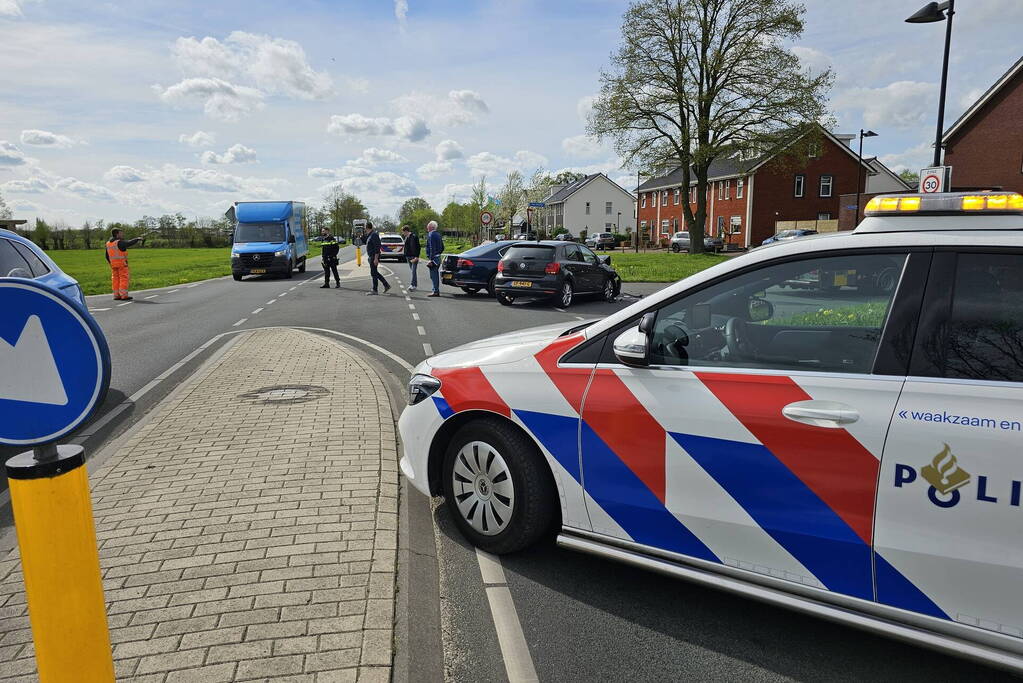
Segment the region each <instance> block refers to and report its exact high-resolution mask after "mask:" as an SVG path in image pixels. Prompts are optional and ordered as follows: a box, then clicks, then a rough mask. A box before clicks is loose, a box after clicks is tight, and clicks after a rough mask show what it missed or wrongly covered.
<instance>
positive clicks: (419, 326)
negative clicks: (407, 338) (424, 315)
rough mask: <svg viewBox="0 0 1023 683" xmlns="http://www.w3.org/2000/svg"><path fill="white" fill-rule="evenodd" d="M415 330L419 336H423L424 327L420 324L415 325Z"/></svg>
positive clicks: (424, 333) (424, 332)
mask: <svg viewBox="0 0 1023 683" xmlns="http://www.w3.org/2000/svg"><path fill="white" fill-rule="evenodd" d="M416 332H418V333H419V336H420V337H425V336H426V328H425V327H423V326H422V325H416Z"/></svg>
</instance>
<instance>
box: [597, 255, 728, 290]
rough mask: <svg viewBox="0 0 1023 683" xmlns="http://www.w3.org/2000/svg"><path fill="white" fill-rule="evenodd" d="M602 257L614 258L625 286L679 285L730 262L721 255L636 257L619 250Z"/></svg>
mask: <svg viewBox="0 0 1023 683" xmlns="http://www.w3.org/2000/svg"><path fill="white" fill-rule="evenodd" d="M600 253H601V254H604V253H607V254H609V255H610V256H611V265H612V266H614V268H615V270H617V271H618V274H619V275H621V277H622V281H623V282H677V281H678V280H681V279H682V278H686V277H689V276H690V275H693V274H694V273H699V272H700V271H701V270H705V269H707V268H710V267H711V266H716V265H717V264H719V263H721V262H722V261H726V260H728V257H727V256H721V255H718V254H673V253H671V252H666V253H646V254H635V253H629V252H625V251H619V250H615V251H608V252H600Z"/></svg>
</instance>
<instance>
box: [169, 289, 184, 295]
mask: <svg viewBox="0 0 1023 683" xmlns="http://www.w3.org/2000/svg"><path fill="white" fill-rule="evenodd" d="M180 291H181V290H180V289H172V290H171V291H169V292H167V293H168V294H173V293H174V292H180Z"/></svg>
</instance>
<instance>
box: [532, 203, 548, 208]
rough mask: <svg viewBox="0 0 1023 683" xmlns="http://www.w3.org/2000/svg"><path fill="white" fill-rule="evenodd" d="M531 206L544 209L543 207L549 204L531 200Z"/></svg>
mask: <svg viewBox="0 0 1023 683" xmlns="http://www.w3.org/2000/svg"><path fill="white" fill-rule="evenodd" d="M529 206H530V208H532V209H542V208H543V207H545V206H547V205H546V204H544V203H543V202H529Z"/></svg>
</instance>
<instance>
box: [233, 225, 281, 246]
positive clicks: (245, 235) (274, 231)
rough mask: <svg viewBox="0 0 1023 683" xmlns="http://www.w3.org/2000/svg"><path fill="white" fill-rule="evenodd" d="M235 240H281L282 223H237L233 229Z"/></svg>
mask: <svg viewBox="0 0 1023 683" xmlns="http://www.w3.org/2000/svg"><path fill="white" fill-rule="evenodd" d="M234 241H235V242H236V243H237V242H283V241H284V224H283V223H239V224H238V225H237V227H235V229H234Z"/></svg>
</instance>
